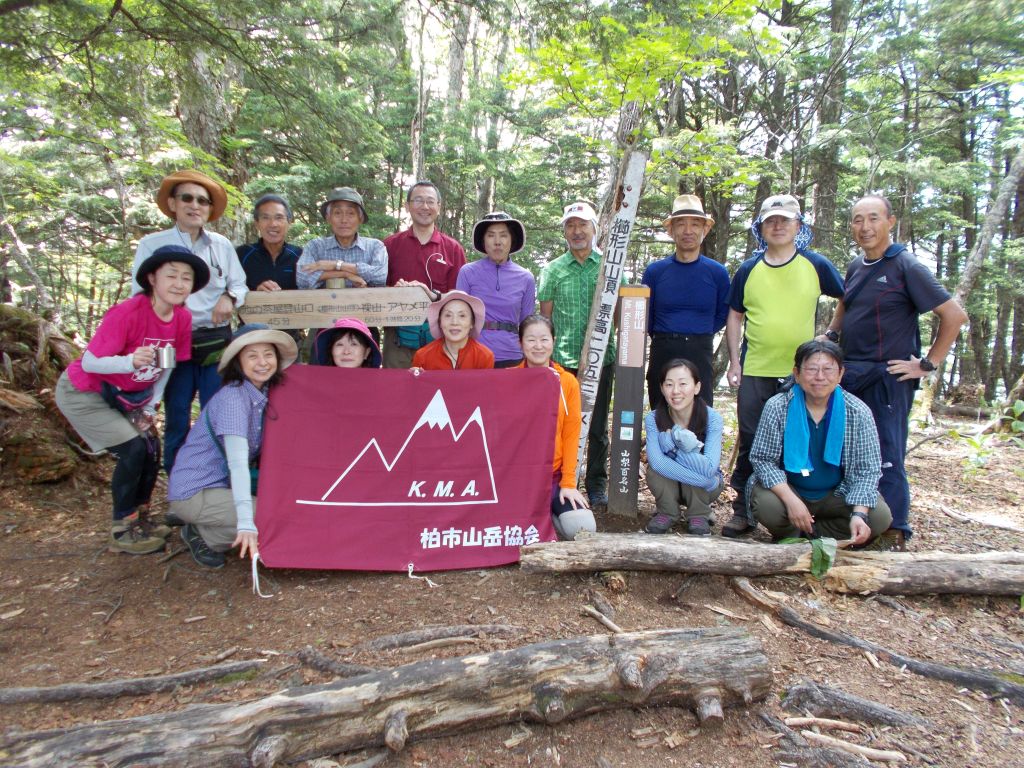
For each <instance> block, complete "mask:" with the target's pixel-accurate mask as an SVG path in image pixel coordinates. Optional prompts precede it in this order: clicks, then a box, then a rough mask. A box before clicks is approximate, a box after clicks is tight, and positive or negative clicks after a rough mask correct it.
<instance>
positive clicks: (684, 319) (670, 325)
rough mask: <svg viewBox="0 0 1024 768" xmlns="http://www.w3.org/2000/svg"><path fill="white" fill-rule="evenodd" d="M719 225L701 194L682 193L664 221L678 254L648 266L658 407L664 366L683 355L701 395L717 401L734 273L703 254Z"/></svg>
mask: <svg viewBox="0 0 1024 768" xmlns="http://www.w3.org/2000/svg"><path fill="white" fill-rule="evenodd" d="M714 224H715V220H714V219H713V218H711V217H710V216H709V215H707V214H706V213H704V206H703V205H702V204H701V201H700V198H699V197H696V196H695V195H679V197H677V198H676V199H675V202H674V203H673V204H672V213H671V215H670V216H669V217H668V218H667V219H665V221H664V225H665V230H666V231H667V232H668V233H669V235H670V236H671V237H672V240H673V241H674V242H675V246H676V250H675V253H672V254H669V255H668V256H666V257H665V258H663V259H659V260H658V261H655V262H653V263H652V264H650V265H648V267H647V269H645V270H644V276H643V280H642V282H643V284H644V285H646V286H648V287H649V288H650V289H651V304H650V307H651V309H650V313H649V316H648V321H647V328H648V331H649V332H650V334H651V355H650V360H649V361H648V365H647V400H648V402H649V403H650V404H651V409H652V410H653V409H654V407H655V406H656V405H657V404H658V401H659V400H660V399H661V387H660V386H659V385H658V379H659V376H660V374H661V369H662V366H664V365H665V363H667V362H668V361H669V360H672V359H675V358H679V357H681V358H683V359H685V360H689V361H690V362H692V363H694V364H695V365H696V366H697V369H698V370H699V371H700V380H701V388H700V396H701V397H702V398H704V402H706V403H707V404H708V405H709V406H710V405H713V404H714V390H715V381H714V370H713V368H712V364H711V363H712V358H713V357H714V339H715V334H716V333H718V332H719V331H720V330H722V328H724V327H725V319H726V317H727V316H728V314H729V303H728V298H729V272H728V271H727V270H726V268H725V267H724V266H722V265H721V264H719V263H718V262H717V261H714V260H713V259H709V258H708V257H707V256H704V255H703V254H702V253H701V252H700V247H701V244H702V243H703V242H704V238H705V237H707V236H708V232H710V231H711V227H713V226H714Z"/></svg>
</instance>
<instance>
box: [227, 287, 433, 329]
mask: <svg viewBox="0 0 1024 768" xmlns="http://www.w3.org/2000/svg"><path fill="white" fill-rule="evenodd" d="M429 305H430V299H429V298H427V294H426V292H424V290H423V289H422V288H418V287H415V286H414V287H411V288H320V289H317V290H312V291H249V293H248V294H246V297H245V304H243V305H242V306H241V307H239V308H238V314H239V315H240V316H241V318H242V322H244V323H265V324H266V325H269V326H270V327H271V328H278V329H281V330H285V329H288V328H329V327H330V326H332V325H333V324H334V321H335V320H337V319H338V318H341V317H355V318H357V319H359V320H362V321H363V322H364V323H366V324H367V325H368V326H370V327H371V328H376V327H380V326H391V325H419V324H420V323H422V322H423V321H424V320H426V319H427V307H428V306H429Z"/></svg>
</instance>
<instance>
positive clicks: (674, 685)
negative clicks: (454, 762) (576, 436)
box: [0, 627, 772, 768]
mask: <svg viewBox="0 0 1024 768" xmlns="http://www.w3.org/2000/svg"><path fill="white" fill-rule="evenodd" d="M771 682H772V674H771V666H770V664H769V663H768V659H767V658H766V657H765V655H764V652H763V650H762V648H761V643H760V641H759V640H757V638H755V637H753V636H752V635H750V634H749V633H747V632H744V631H743V630H741V629H738V628H735V627H715V628H708V629H666V630H657V631H651V632H635V633H626V634H621V635H611V636H610V635H599V636H593V637H576V638H571V639H567V640H555V641H550V642H546V643H538V644H535V645H528V646H524V647H521V648H515V649H511V650H507V651H495V652H493V653H485V654H477V655H472V656H464V657H462V658H455V659H431V660H429V661H421V662H417V663H414V664H408V665H405V666H402V667H396V668H394V669H389V670H384V671H382V672H379V673H374V674H368V675H361V676H359V677H355V678H350V679H348V680H344V681H340V682H335V683H330V684H327V685H317V686H306V687H301V688H294V689H291V690H285V691H282V692H279V693H276V694H273V695H271V696H267V697H265V698H261V699H257V700H255V701H251V702H247V703H244V704H205V705H197V706H192V707H189V708H187V709H185V710H182V711H180V712H170V713H162V714H157V715H149V716H145V717H137V718H132V719H128V720H113V721H108V722H101V723H94V724H88V725H80V726H77V727H74V728H70V729H67V728H61V729H54V730H49V731H39V732H35V733H16V734H11V735H8V736H6V737H4V738H2V739H0V766H11V767H13V766H19V767H20V768H33V767H36V766H38V767H39V768H42V767H43V766H47V767H48V766H52V765H75V766H101V765H102V766H112V767H113V766H165V765H174V766H180V767H181V768H188V766H203V767H204V768H205V766H210V765H245V764H249V763H252V764H259V765H272V764H273V763H274V762H298V761H300V760H308V759H311V758H313V757H317V756H320V755H326V754H335V753H338V752H346V751H350V750H355V749H363V748H366V747H370V746H380V745H382V744H386V745H387V746H388V747H389V748H390V749H391V750H393V751H397V750H399V749H402V748H403V747H404V746H405V745H406V744H407V743H408V742H410V741H414V740H418V739H423V738H428V737H432V736H440V735H446V734H451V733H457V732H459V731H462V730H466V729H478V728H480V727H481V726H486V725H498V724H502V723H510V722H517V721H520V720H527V721H534V722H542V723H549V724H554V723H558V722H561V721H562V720H565V719H568V718H575V717H580V716H583V715H586V714H590V713H593V712H598V711H601V710H607V709H617V708H624V707H634V706H637V705H641V704H642V705H644V706H653V705H662V704H670V705H675V706H685V707H690V708H692V709H694V710H698V712H700V711H704V712H708V713H710V714H711V715H714V714H715V711H716V709H718V708H720V707H722V706H732V705H740V704H747V705H749V704H750V703H752V702H754V701H758V700H761V699H763V698H765V697H766V696H767V694H768V691H769V688H770V687H771ZM715 722H717V719H716V718H714V717H713V718H712V720H711V723H712V724H714V723H715ZM257 761H258V762H257Z"/></svg>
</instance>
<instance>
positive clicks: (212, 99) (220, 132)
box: [178, 48, 249, 243]
mask: <svg viewBox="0 0 1024 768" xmlns="http://www.w3.org/2000/svg"><path fill="white" fill-rule="evenodd" d="M241 76H242V73H241V67H240V66H239V65H238V63H237V62H235V61H233V60H230V59H225V60H223V61H218V60H216V59H215V58H214V57H211V56H210V55H209V54H208V53H207V52H206V51H204V50H202V49H200V48H196V49H194V50H193V51H192V54H191V56H190V57H189V58H188V59H186V60H184V61H182V62H181V67H180V72H179V81H180V83H181V98H180V99H179V101H178V118H179V119H180V120H181V127H182V130H183V131H184V133H185V136H186V137H187V138H188V140H189V142H190V143H191V144H192V145H193V146H195V147H197V148H198V149H200V150H202V151H203V152H205V153H206V154H208V155H210V156H211V157H215V158H217V159H218V160H219V161H220V162H221V164H222V165H223V166H224V167H225V168H227V169H228V171H229V174H230V178H229V181H230V183H231V184H232V185H233V186H235V187H236V188H238V189H242V188H243V187H244V186H245V183H246V181H248V177H249V172H248V168H247V166H246V164H245V163H244V162H243V161H242V159H241V158H240V157H237V156H235V153H232V152H229V151H228V150H226V149H225V142H224V139H225V137H227V136H228V135H230V133H231V128H232V125H233V123H234V120H235V117H236V116H237V114H238V110H239V109H240V105H233V99H232V93H231V91H232V89H233V88H234V86H235V84H236V83H238V82H240V80H241ZM209 228H210V229H213V230H215V231H217V232H220V233H221V234H222V235H224V236H225V237H227V238H228V239H229V240H231V241H232V242H235V243H240V242H243V241H244V240H245V218H244V217H239V216H232V215H231V211H230V209H229V210H228V211H227V215H226V216H223V217H222V218H220V219H218V220H217V221H215V222H213V223H212V224H210V225H209Z"/></svg>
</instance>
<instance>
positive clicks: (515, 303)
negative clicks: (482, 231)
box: [455, 256, 537, 362]
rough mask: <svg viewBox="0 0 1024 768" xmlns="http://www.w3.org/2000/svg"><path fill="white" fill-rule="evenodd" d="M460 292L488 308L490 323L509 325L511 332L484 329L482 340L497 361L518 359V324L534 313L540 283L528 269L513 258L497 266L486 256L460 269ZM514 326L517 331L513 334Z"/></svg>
mask: <svg viewBox="0 0 1024 768" xmlns="http://www.w3.org/2000/svg"><path fill="white" fill-rule="evenodd" d="M455 286H456V288H458V289H459V290H460V291H465V292H466V293H468V294H469V295H470V296H476V297H477V298H478V299H480V300H481V301H483V303H484V306H485V307H487V324H488V325H490V324H491V323H507V324H508V325H509V326H510V329H509V330H504V329H496V328H492V327H485V328H484V332H483V334H481V336H480V341H481V343H483V344H484V345H485V346H486V347H487V348H488V349H490V350H491V351H492V352H493V353H494V360H495V361H496V362H501V361H503V360H519V359H521V358H522V356H523V352H522V350H521V349H520V348H519V332H518V328H519V323H520V322H522V321H523V320H525V319H526V318H527V317H529V316H530V315H532V314H533V312H534V307H535V305H536V303H537V281H536V280H534V278H533V275H532V274H531V273H530V271H529V270H527V269H524V268H523V267H521V266H519V265H518V264H516V263H514V262H513V261H512V260H511V259H506V260H505V261H503V262H502V263H501V264H495V263H494V262H493V261H491V260H490V259H489V258H487V257H486V256H485V257H484V258H482V259H480V260H479V261H474V262H473V263H472V264H467V265H466V266H464V267H463V268H462V269H461V270H459V277H458V280H457V281H456V284H455ZM511 326H515V328H516V330H515V331H512V330H511Z"/></svg>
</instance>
